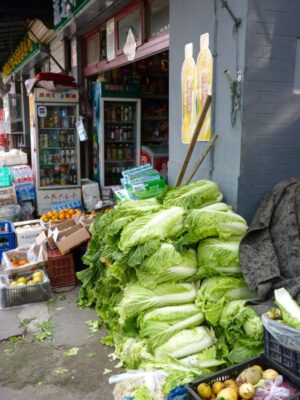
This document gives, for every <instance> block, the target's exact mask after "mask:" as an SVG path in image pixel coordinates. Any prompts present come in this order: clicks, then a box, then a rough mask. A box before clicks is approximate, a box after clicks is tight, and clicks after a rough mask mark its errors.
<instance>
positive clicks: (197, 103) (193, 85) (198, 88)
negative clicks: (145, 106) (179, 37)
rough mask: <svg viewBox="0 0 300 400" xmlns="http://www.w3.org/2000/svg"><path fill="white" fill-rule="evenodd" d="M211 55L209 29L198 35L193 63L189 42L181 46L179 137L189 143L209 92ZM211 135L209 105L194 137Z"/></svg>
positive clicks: (211, 71) (200, 138) (202, 139)
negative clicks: (196, 50)
mask: <svg viewBox="0 0 300 400" xmlns="http://www.w3.org/2000/svg"><path fill="white" fill-rule="evenodd" d="M212 80H213V58H212V54H211V52H210V50H209V33H205V34H203V35H201V36H200V51H199V54H198V57H197V63H195V61H194V58H193V44H192V43H189V44H187V45H186V46H185V60H184V63H183V66H182V73H181V87H182V141H183V143H190V142H191V140H192V134H193V130H194V128H195V124H196V122H197V119H198V118H199V116H200V115H201V113H202V110H203V107H204V104H205V102H206V99H207V96H208V95H209V94H212ZM210 139H211V106H210V108H209V110H208V112H207V115H206V118H205V120H204V124H203V126H202V128H201V131H200V133H199V136H198V139H197V140H198V141H209V140H210Z"/></svg>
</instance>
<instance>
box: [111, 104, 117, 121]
mask: <svg viewBox="0 0 300 400" xmlns="http://www.w3.org/2000/svg"><path fill="white" fill-rule="evenodd" d="M116 118H117V114H116V108H115V107H112V109H111V120H112V121H115V120H116Z"/></svg>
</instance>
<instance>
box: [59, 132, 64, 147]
mask: <svg viewBox="0 0 300 400" xmlns="http://www.w3.org/2000/svg"><path fill="white" fill-rule="evenodd" d="M59 147H65V135H64V131H60V134H59Z"/></svg>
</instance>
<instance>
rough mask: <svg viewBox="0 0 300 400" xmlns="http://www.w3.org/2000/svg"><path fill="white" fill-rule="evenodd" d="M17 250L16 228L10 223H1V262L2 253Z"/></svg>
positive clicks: (0, 258)
mask: <svg viewBox="0 0 300 400" xmlns="http://www.w3.org/2000/svg"><path fill="white" fill-rule="evenodd" d="M15 248H16V237H15V227H14V225H13V223H12V222H10V221H0V262H1V260H2V253H4V252H5V251H8V250H12V249H15Z"/></svg>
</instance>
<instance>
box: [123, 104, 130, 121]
mask: <svg viewBox="0 0 300 400" xmlns="http://www.w3.org/2000/svg"><path fill="white" fill-rule="evenodd" d="M124 121H125V122H128V121H129V108H128V107H127V106H125V107H124Z"/></svg>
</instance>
